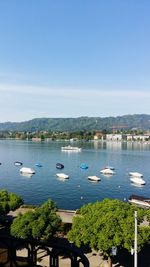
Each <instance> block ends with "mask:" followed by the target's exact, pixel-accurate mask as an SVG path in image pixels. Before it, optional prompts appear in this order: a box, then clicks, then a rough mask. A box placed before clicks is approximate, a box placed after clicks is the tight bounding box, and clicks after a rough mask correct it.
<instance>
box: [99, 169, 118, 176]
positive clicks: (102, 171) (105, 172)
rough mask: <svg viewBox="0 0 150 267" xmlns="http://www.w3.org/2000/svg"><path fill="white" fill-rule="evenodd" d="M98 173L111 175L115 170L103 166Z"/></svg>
mask: <svg viewBox="0 0 150 267" xmlns="http://www.w3.org/2000/svg"><path fill="white" fill-rule="evenodd" d="M100 173H102V174H106V175H107V174H108V175H110V174H111V175H113V174H115V172H114V171H113V170H112V169H110V168H104V169H103V170H101V171H100Z"/></svg>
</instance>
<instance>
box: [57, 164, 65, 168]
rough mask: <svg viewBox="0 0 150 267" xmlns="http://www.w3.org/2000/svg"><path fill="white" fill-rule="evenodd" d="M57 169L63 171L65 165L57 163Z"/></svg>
mask: <svg viewBox="0 0 150 267" xmlns="http://www.w3.org/2000/svg"><path fill="white" fill-rule="evenodd" d="M56 168H57V169H63V168H64V165H63V164H62V163H56Z"/></svg>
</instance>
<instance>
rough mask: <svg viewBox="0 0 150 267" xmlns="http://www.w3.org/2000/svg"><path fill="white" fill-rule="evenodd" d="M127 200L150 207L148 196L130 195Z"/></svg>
mask: <svg viewBox="0 0 150 267" xmlns="http://www.w3.org/2000/svg"><path fill="white" fill-rule="evenodd" d="M128 201H129V202H130V203H133V204H137V205H139V206H143V207H147V208H150V198H147V197H143V196H137V195H131V196H130V197H129V199H128Z"/></svg>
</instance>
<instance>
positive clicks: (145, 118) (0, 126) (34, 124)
mask: <svg viewBox="0 0 150 267" xmlns="http://www.w3.org/2000/svg"><path fill="white" fill-rule="evenodd" d="M113 128H114V129H115V128H116V129H119V128H120V129H132V128H138V129H141V130H149V129H150V115H148V114H133V115H122V116H116V117H113V116H109V117H88V116H81V117H77V118H34V119H31V120H27V121H23V122H2V123H0V131H30V132H33V131H69V132H71V131H82V130H104V129H106V130H110V129H113Z"/></svg>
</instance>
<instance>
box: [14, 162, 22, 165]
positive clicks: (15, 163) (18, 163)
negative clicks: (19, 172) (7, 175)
mask: <svg viewBox="0 0 150 267" xmlns="http://www.w3.org/2000/svg"><path fill="white" fill-rule="evenodd" d="M22 164H23V163H22V162H21V161H15V162H14V165H15V166H21V165H22Z"/></svg>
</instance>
